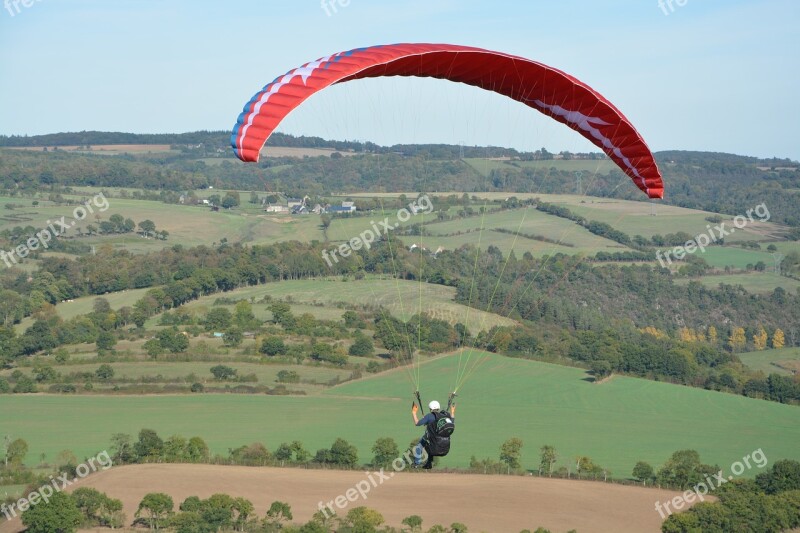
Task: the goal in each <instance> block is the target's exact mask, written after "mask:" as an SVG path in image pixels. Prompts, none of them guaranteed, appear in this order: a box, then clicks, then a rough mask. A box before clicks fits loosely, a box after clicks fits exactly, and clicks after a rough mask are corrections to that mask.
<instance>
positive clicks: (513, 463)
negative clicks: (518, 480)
mask: <svg viewBox="0 0 800 533" xmlns="http://www.w3.org/2000/svg"><path fill="white" fill-rule="evenodd" d="M521 451H522V439H519V438H517V437H514V438H512V439H508V440H507V441H505V442H504V443H503V444H502V445H501V446H500V461H501V462H503V463H505V464H506V465H507V466H508V468H512V469H514V470H516V469H518V468H520V466H521V465H520V462H519V459H520V455H521Z"/></svg>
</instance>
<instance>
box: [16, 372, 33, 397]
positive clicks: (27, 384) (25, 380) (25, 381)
mask: <svg viewBox="0 0 800 533" xmlns="http://www.w3.org/2000/svg"><path fill="white" fill-rule="evenodd" d="M13 392H14V394H28V393H32V392H36V383H35V382H34V381H33V380H32V379H31V378H29V377H28V376H22V377H21V378H19V379H18V380H17V383H16V384H15V385H14V391H13Z"/></svg>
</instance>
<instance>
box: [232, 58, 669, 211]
mask: <svg viewBox="0 0 800 533" xmlns="http://www.w3.org/2000/svg"><path fill="white" fill-rule="evenodd" d="M384 76H417V77H430V78H438V79H444V80H449V81H453V82H458V83H464V84H468V85H473V86H475V87H480V88H481V89H485V90H488V91H492V92H495V93H498V94H502V95H505V96H508V97H509V98H512V99H514V100H516V101H518V102H520V103H523V104H525V105H527V106H528V107H532V108H534V109H536V110H537V111H540V112H541V113H544V114H545V115H547V116H549V117H552V118H553V119H555V120H557V121H558V122H561V123H562V124H565V125H567V126H569V127H570V128H572V129H573V130H575V131H577V132H578V133H580V134H581V135H583V136H584V137H585V138H586V139H588V140H589V141H590V142H592V143H593V144H594V145H595V146H597V147H598V148H600V149H601V150H603V152H605V153H606V155H608V157H610V158H611V159H612V160H613V161H614V163H616V164H617V166H619V168H620V169H622V171H623V172H625V174H627V175H628V176H629V177H630V178H631V179H632V180H633V182H634V183H635V184H636V186H637V187H639V189H641V190H642V191H644V192H645V194H647V195H648V196H649V197H650V198H663V196H664V184H663V182H662V179H661V173H660V171H659V169H658V166H657V165H656V162H655V159H654V158H653V154H652V153H651V152H650V149H649V148H648V147H647V144H646V143H645V142H644V139H642V137H641V135H639V133H638V132H637V131H636V129H635V128H634V127H633V125H632V124H631V123H630V122H629V121H628V119H627V118H625V116H624V115H623V114H622V112H620V111H619V110H618V109H617V108H616V107H615V106H614V105H613V104H612V103H611V102H609V101H608V100H606V99H605V98H604V97H603V96H602V95H601V94H600V93H598V92H597V91H595V90H593V89H592V88H591V87H589V86H588V85H586V84H585V83H583V82H581V81H579V80H577V79H576V78H574V77H572V76H570V75H569V74H566V73H564V72H562V71H560V70H557V69H554V68H552V67H549V66H547V65H544V64H542V63H538V62H536V61H531V60H529V59H525V58H523V57H518V56H513V55H509V54H504V53H501V52H492V51H490V50H484V49H481V48H472V47H468V46H458V45H450V44H394V45H383V46H371V47H368V48H358V49H355V50H350V51H348V52H340V53H338V54H334V55H331V56H326V57H323V58H320V59H318V60H317V61H312V62H311V63H306V64H305V65H303V66H301V67H299V68H296V69H294V70H291V71H289V72H287V73H286V74H285V75H283V76H280V77H278V78H276V79H275V80H274V81H273V82H272V83H270V84H268V85H267V86H266V87H264V88H263V89H262V90H261V91H259V92H258V93H256V95H255V96H253V98H252V99H251V100H250V101H249V102H248V103H247V105H245V107H244V111H243V112H242V113H241V115H239V120H238V122H237V123H236V126H235V127H234V130H233V135H232V137H231V144H232V146H233V149H234V152H235V153H236V156H237V157H238V158H239V159H241V160H242V161H252V162H254V161H258V159H259V155H260V152H261V149H262V147H263V146H264V144H265V143H266V141H267V139H268V138H269V136H270V135H271V134H272V132H273V131H274V130H275V128H277V126H278V125H279V124H280V122H281V121H282V120H283V119H284V118H285V117H286V116H287V115H288V114H289V113H290V112H291V111H292V110H293V109H295V108H296V107H297V106H299V105H300V104H302V103H303V102H304V101H305V100H306V99H307V98H308V97H310V96H311V95H312V94H314V93H316V92H318V91H320V90H322V89H325V88H326V87H329V86H330V85H333V84H334V83H343V82H347V81H352V80H357V79H362V78H377V77H384Z"/></svg>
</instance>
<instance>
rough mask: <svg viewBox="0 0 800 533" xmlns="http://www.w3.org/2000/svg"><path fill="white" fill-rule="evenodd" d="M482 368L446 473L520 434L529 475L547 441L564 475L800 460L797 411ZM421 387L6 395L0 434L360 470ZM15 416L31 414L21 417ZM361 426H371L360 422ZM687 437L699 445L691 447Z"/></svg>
mask: <svg viewBox="0 0 800 533" xmlns="http://www.w3.org/2000/svg"><path fill="white" fill-rule="evenodd" d="M476 358H481V360H483V363H482V364H481V365H480V366H479V367H477V368H478V370H477V371H476V372H475V373H474V374H473V376H472V377H471V378H470V379H469V380H468V381H466V383H465V384H464V386H463V387H462V388H461V389H460V391H459V392H460V394H461V397H460V398H459V410H458V412H457V416H458V420H459V428H458V433H457V435H456V436H455V440H454V446H453V449H452V451H451V453H450V455H449V456H448V457H447V458H446V459H445V460H444V461H442V465H443V466H460V467H464V466H467V465H468V464H469V458H470V457H471V456H473V455H474V456H476V457H478V458H483V457H493V458H495V459H496V458H497V456H498V453H499V451H498V450H499V447H500V444H501V443H502V442H503V441H505V440H507V439H508V438H511V437H513V436H516V437H519V438H521V439H522V440H523V442H524V444H525V447H524V449H523V455H522V462H523V465H524V466H525V467H526V468H535V467H536V465H537V464H538V450H539V448H540V447H541V446H543V445H545V444H550V445H553V446H555V447H556V449H557V451H558V455H559V460H558V464H557V466H559V467H560V466H567V465H568V464H571V462H572V458H573V457H575V456H577V455H579V454H580V455H586V456H589V457H591V458H592V460H593V461H594V462H595V463H596V464H600V465H602V466H603V467H605V468H608V469H609V470H610V471H611V472H612V475H613V476H614V477H621V478H626V477H628V476H629V475H630V472H631V470H632V468H633V465H634V464H635V463H636V461H639V460H643V461H647V462H649V463H651V464H652V465H653V466H654V467H657V466H658V465H661V464H663V462H664V461H665V460H666V459H667V457H668V456H669V455H670V454H671V453H672V452H674V451H676V450H680V449H685V448H686V447H687V446H688V447H691V448H694V449H696V450H697V451H698V452H699V453H700V454H701V459H702V460H703V462H707V463H709V464H718V465H719V467H720V468H723V469H727V468H728V466H729V465H731V464H732V463H733V462H734V461H737V460H740V459H741V458H742V457H743V456H744V455H746V454H749V453H750V452H752V451H754V450H757V449H759V448H761V449H763V451H764V453H765V455H766V456H767V458H768V459H769V460H770V464H771V463H772V462H773V461H775V460H777V459H779V458H791V459H800V449H798V448H797V446H795V443H796V442H798V439H800V412H798V410H797V408H796V407H794V406H789V405H782V404H778V403H774V402H767V401H763V400H754V399H749V398H744V397H742V396H735V395H728V394H723V393H718V392H712V391H706V390H701V389H694V388H688V387H682V386H675V385H671V384H667V383H660V382H653V381H647V380H643V379H634V378H627V377H615V378H614V379H611V380H610V381H607V382H605V383H603V384H600V385H597V384H593V383H590V382H587V381H586V380H585V378H586V373H585V372H584V371H583V370H580V369H575V368H568V367H561V366H557V365H551V364H547V363H541V362H533V361H524V360H519V359H509V358H505V357H502V356H496V355H490V354H487V355H486V356H485V358H484V354H476V355H474V356H473V359H472V361H473V362H474V361H477V360H479V359H476ZM464 362H465V361H464V360H462V363H464ZM458 364H459V358H458V356H456V355H450V356H444V357H439V358H436V359H433V360H430V361H426V362H423V365H422V378H423V379H422V383H421V391H422V393H423V400H424V401H427V400H428V399H433V398H436V397H438V398H439V399H440V401H441V400H442V399H443V398H444V397H445V396H446V393H447V392H448V391H449V390H451V389H452V387H453V383H454V378H455V375H456V371H457V369H458ZM413 390H414V389H413V385H412V383H411V381H410V380H409V378H408V374H407V372H406V371H404V370H400V369H398V370H394V371H390V372H387V373H383V374H379V375H376V376H372V377H369V378H366V379H362V380H360V381H357V382H350V383H346V384H343V385H340V386H337V387H334V388H331V389H328V390H326V391H325V392H323V393H322V394H320V395H312V396H305V397H298V396H295V397H285V396H264V395H252V396H244V395H224V394H203V395H191V396H190V395H174V396H160V397H139V396H135V397H120V396H94V397H92V396H51V395H29V396H25V397H20V396H10V397H2V399H0V427H3V428H4V431H7V432H10V433H12V434H14V435H19V436H21V437H23V438H25V439H26V441H27V442H28V443H29V446H30V452H29V455H28V457H32V458H33V457H36V458H38V457H39V455H40V454H41V453H44V454H45V455H46V456H47V457H48V458H49V459H52V458H53V457H54V456H55V454H57V453H58V452H60V451H61V450H62V449H63V448H64V447H65V444H64V443H69V447H70V448H71V449H72V451H73V452H74V453H75V454H76V455H77V456H78V457H83V456H88V455H91V454H94V453H97V452H98V451H100V450H103V449H105V448H106V447H107V446H108V445H109V440H110V437H111V435H112V434H113V433H118V432H123V433H130V434H136V433H137V432H138V431H139V430H140V429H142V428H151V429H155V430H157V431H158V432H159V433H160V434H161V435H162V436H164V437H167V436H170V435H174V434H180V435H183V436H186V437H190V436H194V435H198V436H201V437H203V438H204V439H205V440H206V442H207V443H208V445H209V447H210V448H211V450H212V452H213V453H221V454H225V453H227V450H228V449H229V448H232V447H237V446H240V445H243V444H249V443H252V442H257V441H260V442H263V443H264V444H265V445H266V446H267V447H268V448H270V449H275V448H276V447H277V446H278V444H280V443H281V442H285V441H292V440H300V441H301V442H303V443H304V445H305V447H306V448H307V449H309V450H312V451H313V450H317V449H320V448H323V447H328V446H330V445H331V443H332V442H333V441H334V440H335V439H336V438H337V437H342V438H345V439H347V440H348V441H349V442H351V443H352V444H354V445H355V446H356V447H357V448H358V450H359V460H360V461H362V462H365V461H367V460H368V459H369V457H370V451H369V450H370V448H371V446H372V444H373V443H374V442H375V440H376V439H377V438H379V437H385V436H391V437H393V438H394V439H395V440H396V441H397V442H398V444H399V445H400V446H401V447H402V446H404V445H405V443H408V442H410V441H411V440H412V439H414V438H415V437H418V436H419V430H417V429H416V428H414V427H413V426H412V425H411V424H410V423H409V422H410V418H411V417H410V413H409V412H408V411H409V403H408V400H409V399H410V397H411V394H412V391H413ZM21 410H24V411H25V412H26V413H27V414H28V416H26V417H24V418H23V417H19V416H17V415H16V413H18V412H21ZM375 413H382V416H377V417H376V416H374V415H375ZM363 419H369V420H370V423H369V424H359V423H354V422H353V421H354V420H363ZM53 434H58V435H59V439H57V440H55V439H52V438H51V437H52V435H53ZM459 435H460V437H459ZM685 435H702V438H701V439H693V440H692V441H691V442H687V441H686V437H685ZM757 473H758V472H757V471H756V470H750V471H747V472H745V474H744V475H746V476H748V477H752V476H754V475H755V474H757Z"/></svg>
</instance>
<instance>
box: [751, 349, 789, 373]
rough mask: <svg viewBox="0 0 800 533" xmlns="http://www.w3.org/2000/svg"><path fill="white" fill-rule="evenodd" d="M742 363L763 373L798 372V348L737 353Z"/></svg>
mask: <svg viewBox="0 0 800 533" xmlns="http://www.w3.org/2000/svg"><path fill="white" fill-rule="evenodd" d="M738 355H739V359H741V360H742V363H744V364H745V365H747V366H749V367H750V368H752V369H753V370H761V371H762V372H764V374H767V375H769V374H782V375H785V376H789V375H792V370H793V371H794V372H795V373H800V348H780V349H777V350H776V349H772V350H762V351H760V352H748V353H741V354H738Z"/></svg>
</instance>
